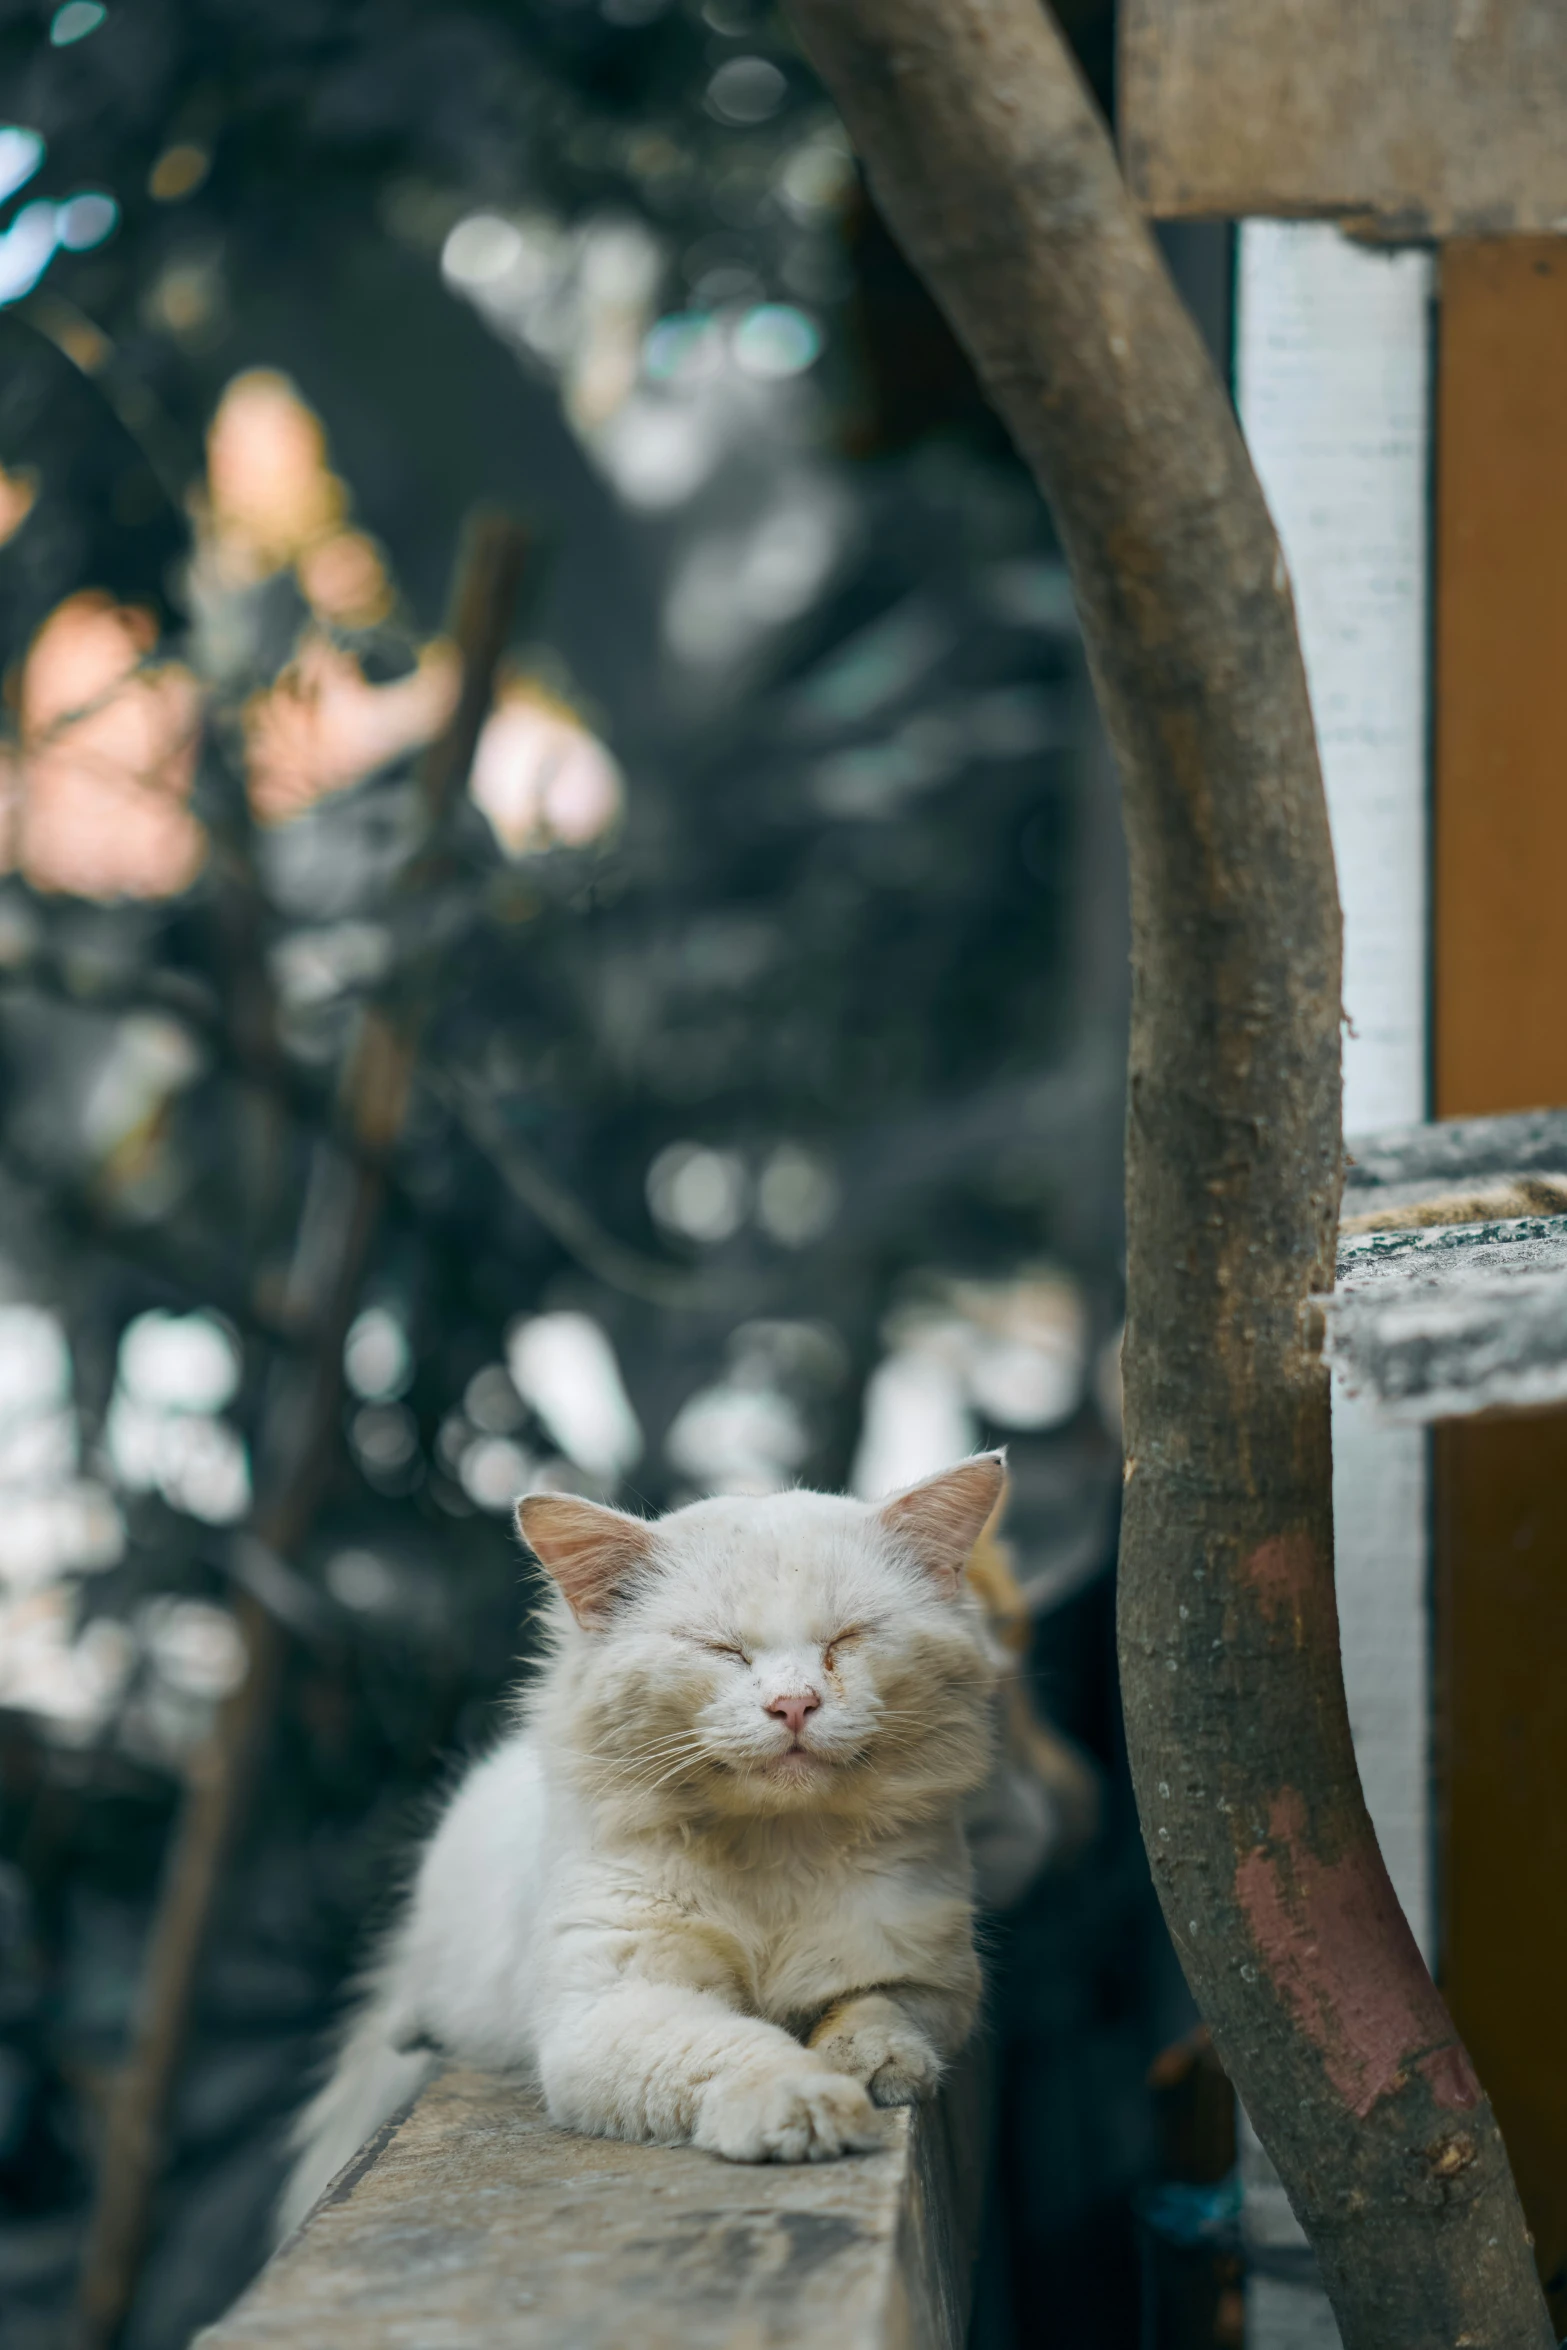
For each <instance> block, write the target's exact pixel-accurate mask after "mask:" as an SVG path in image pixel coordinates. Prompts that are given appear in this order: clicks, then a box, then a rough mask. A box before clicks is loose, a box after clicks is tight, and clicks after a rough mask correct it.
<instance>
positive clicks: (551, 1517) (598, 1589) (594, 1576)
mask: <svg viewBox="0 0 1567 2350" xmlns="http://www.w3.org/2000/svg"><path fill="white" fill-rule="evenodd" d="M517 1530H518V1532H519V1533H520V1534H521V1536H522V1539H523V1541H524V1542H525V1543H526V1544H527V1545H528V1548H529V1549H530V1550H531V1551H532V1553H533V1555H534V1557H535V1558H536V1559H537V1560H538V1562H539V1564H540V1566H541V1567H542V1568H543V1569H544V1571H545V1573H546V1574H547V1575H549V1576H550V1577H552V1578H553V1580H554V1581H555V1582H556V1583H558V1584H559V1586H560V1589H561V1592H562V1594H563V1595H564V1597H565V1600H566V1604H567V1606H568V1607H569V1608H570V1609H571V1612H572V1614H573V1615H574V1616H575V1617H576V1619H577V1621H578V1623H579V1624H582V1625H585V1626H586V1628H587V1629H588V1630H589V1631H593V1630H596V1629H597V1628H598V1627H599V1626H600V1625H602V1624H603V1623H605V1622H606V1620H607V1619H608V1616H609V1613H610V1610H611V1608H612V1607H613V1605H614V1600H615V1594H616V1592H617V1591H618V1590H619V1589H620V1587H621V1585H622V1584H623V1583H624V1582H625V1581H626V1579H627V1577H628V1576H630V1575H633V1574H635V1572H636V1570H637V1569H638V1567H643V1566H646V1564H647V1562H648V1559H649V1557H650V1556H651V1554H652V1540H653V1529H652V1527H651V1526H650V1525H649V1524H648V1522H647V1520H646V1519H645V1518H631V1517H627V1515H626V1513H625V1512H624V1510H607V1509H604V1508H602V1507H601V1506H600V1504H599V1503H598V1502H596V1501H582V1500H580V1499H579V1497H578V1496H577V1495H576V1494H574V1493H530V1494H528V1495H526V1496H525V1498H524V1499H523V1500H521V1501H519V1502H518V1504H517Z"/></svg>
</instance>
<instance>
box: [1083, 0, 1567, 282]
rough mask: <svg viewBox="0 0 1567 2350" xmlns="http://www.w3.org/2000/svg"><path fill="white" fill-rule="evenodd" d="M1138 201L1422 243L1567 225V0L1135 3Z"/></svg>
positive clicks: (1128, 34) (1129, 47)
mask: <svg viewBox="0 0 1567 2350" xmlns="http://www.w3.org/2000/svg"><path fill="white" fill-rule="evenodd" d="M1119 104H1120V122H1121V143H1122V152H1123V156H1124V160H1125V164H1126V172H1127V177H1128V179H1129V181H1130V183H1131V187H1132V191H1133V193H1134V195H1136V196H1137V197H1138V199H1139V201H1140V202H1141V203H1142V204H1143V206H1144V207H1145V209H1147V210H1148V211H1150V212H1152V213H1154V214H1156V215H1158V216H1160V217H1162V218H1171V219H1173V218H1181V217H1186V218H1190V217H1193V216H1201V215H1204V214H1209V215H1221V216H1222V215H1234V216H1245V215H1247V214H1252V215H1274V216H1280V215H1283V216H1290V215H1293V216H1298V217H1312V216H1322V215H1327V216H1331V217H1334V218H1337V219H1341V220H1350V221H1354V222H1356V224H1357V225H1359V226H1361V227H1363V228H1365V229H1366V230H1367V231H1369V232H1370V233H1372V234H1375V235H1381V236H1386V237H1389V238H1393V239H1395V240H1397V239H1403V240H1407V239H1409V238H1413V237H1432V236H1452V235H1455V234H1463V235H1484V236H1496V235H1501V234H1504V233H1507V232H1509V231H1514V230H1526V229H1541V230H1544V229H1552V228H1555V227H1557V226H1558V225H1559V223H1560V222H1561V220H1562V218H1563V217H1564V216H1567V141H1564V140H1563V138H1562V135H1561V124H1562V118H1563V113H1564V111H1567V10H1564V9H1563V7H1562V5H1561V0H1270V5H1269V6H1268V7H1266V8H1258V6H1257V5H1256V0H1124V5H1123V8H1122V13H1121V62H1120V74H1119Z"/></svg>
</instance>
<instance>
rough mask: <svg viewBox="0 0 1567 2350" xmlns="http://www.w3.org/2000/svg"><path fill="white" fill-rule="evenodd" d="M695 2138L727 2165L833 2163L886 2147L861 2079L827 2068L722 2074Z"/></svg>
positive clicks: (705, 2096)
mask: <svg viewBox="0 0 1567 2350" xmlns="http://www.w3.org/2000/svg"><path fill="white" fill-rule="evenodd" d="M691 2135H692V2143H693V2144H694V2145H697V2146H701V2147H704V2148H705V2149H706V2150H707V2152H708V2153H709V2154H721V2155H723V2157H724V2158H725V2160H726V2161H728V2162H832V2161H834V2160H835V2159H836V2157H837V2156H838V2155H840V2154H865V2153H869V2152H870V2150H871V2149H872V2148H873V2147H876V2146H879V2145H880V2144H881V2143H882V2136H881V2132H880V2130H879V2129H878V2127H877V2124H876V2114H875V2109H874V2108H873V2106H872V2104H871V2101H870V2099H869V2098H868V2097H867V2096H866V2094H865V2091H864V2090H863V2089H862V2088H861V2086H860V2084H859V2082H858V2081H854V2080H850V2079H848V2078H847V2077H846V2076H845V2074H844V2073H842V2072H841V2071H838V2070H831V2071H829V2070H828V2068H827V2067H826V2066H825V2065H822V2066H820V2067H818V2066H815V2065H813V2066H811V2067H810V2068H809V2069H808V2070H807V2069H804V2068H796V2067H790V2068H789V2069H788V2070H784V2069H782V2068H780V2070H778V2071H777V2072H774V2073H762V2072H757V2071H754V2070H750V2069H747V2070H745V2071H737V2072H733V2073H718V2074H716V2075H715V2076H714V2078H713V2079H712V2080H711V2081H709V2082H708V2084H707V2086H706V2088H705V2089H704V2090H703V2092H702V2100H701V2104H700V2106H699V2107H698V2110H697V2119H696V2128H695V2129H694V2130H693V2132H692V2134H691Z"/></svg>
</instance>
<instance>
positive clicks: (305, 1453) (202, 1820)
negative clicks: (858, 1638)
mask: <svg viewBox="0 0 1567 2350" xmlns="http://www.w3.org/2000/svg"><path fill="white" fill-rule="evenodd" d="M526 547H527V540H526V536H525V534H524V533H523V532H522V531H521V530H520V529H519V527H518V526H517V525H516V524H514V523H511V522H508V521H506V520H505V519H504V518H502V517H498V516H489V517H486V518H484V520H483V522H482V523H481V524H480V525H479V526H478V527H477V528H476V529H475V530H474V531H473V532H472V533H471V534H470V536H469V539H468V542H467V546H466V549H465V553H464V557H463V562H462V567H461V571H460V575H459V592H458V598H457V629H456V634H457V639H458V649H459V652H460V654H461V656H462V660H463V691H462V695H461V697H460V700H459V705H458V710H457V713H456V716H455V717H454V719H453V721H452V723H451V726H450V728H449V729H448V732H447V736H446V738H445V739H444V740H443V742H442V744H441V745H439V746H437V748H436V749H435V750H434V751H433V752H432V754H431V755H430V758H429V760H428V761H427V766H426V778H427V780H426V789H427V792H428V794H429V798H430V803H431V814H432V820H433V821H434V822H436V823H439V822H440V820H441V819H442V817H443V816H444V814H445V811H446V808H447V807H448V806H449V804H450V801H451V799H452V798H453V797H454V795H455V794H456V792H458V791H460V790H461V788H462V786H463V783H464V782H465V781H466V778H467V771H468V762H470V761H471V759H472V756H473V749H474V745H475V743H476V741H477V739H478V731H479V728H480V726H481V725H482V724H483V719H484V713H485V711H486V709H487V708H488V706H489V702H490V698H491V695H492V693H493V690H494V677H495V668H496V663H497V662H498V660H499V657H500V653H501V650H502V648H503V646H504V644H505V641H506V637H507V633H508V630H509V627H510V622H511V613H512V608H513V605H514V603H515V599H516V594H517V589H518V585H519V583H520V580H521V577H522V571H523V564H524V560H525V554H526ZM419 1010H420V1007H419V1004H418V1002H417V1000H415V1001H414V1002H412V1003H410V1004H409V1005H408V1006H407V1008H406V1011H405V1013H404V1015H403V1017H402V1018H401V1019H400V1020H394V1019H393V1018H392V1017H390V1016H389V1015H388V1014H387V1013H385V1012H383V1011H380V1010H376V1009H371V1010H367V1012H366V1014H365V1016H364V1020H363V1022H362V1025H361V1029H360V1036H359V1041H358V1044H357V1047H356V1049H355V1051H354V1053H353V1055H352V1058H351V1062H350V1066H349V1069H348V1072H347V1075H346V1078H345V1085H344V1096H345V1100H344V1108H345V1117H346V1123H347V1125H348V1127H349V1129H350V1131H351V1133H352V1135H353V1138H354V1141H355V1144H356V1146H357V1150H358V1153H359V1154H360V1155H359V1156H357V1157H356V1158H354V1159H348V1158H345V1156H344V1155H343V1154H342V1153H341V1152H339V1151H338V1150H337V1149H336V1148H335V1146H334V1145H333V1144H332V1142H331V1141H329V1140H323V1141H322V1142H320V1143H319V1144H318V1145H317V1158H316V1168H315V1179H314V1180H313V1181H312V1183H311V1185H310V1187H309V1192H308V1195H307V1200H306V1206H305V1210H304V1213H303V1215H302V1216H301V1220H300V1226H299V1230H298V1234H297V1236H296V1242H295V1249H294V1261H293V1267H292V1274H291V1280H290V1291H291V1293H292V1294H297V1296H298V1297H299V1298H300V1299H301V1300H304V1301H307V1302H308V1303H310V1304H311V1305H312V1306H313V1308H314V1311H313V1314H312V1316H311V1320H312V1329H311V1338H310V1343H309V1345H308V1347H307V1349H306V1350H305V1353H304V1355H303V1358H302V1359H296V1360H294V1361H293V1362H289V1361H286V1360H280V1361H278V1362H277V1363H275V1364H274V1366H273V1373H272V1379H271V1382H270V1385H269V1390H268V1394H267V1398H266V1404H265V1408H264V1412H263V1426H262V1444H261V1454H262V1458H261V1461H260V1463H259V1466H258V1486H259V1489H260V1491H261V1494H262V1499H261V1501H260V1504H259V1506H258V1508H257V1510H256V1513H255V1516H254V1518H253V1520H252V1523H251V1526H250V1528H249V1532H250V1534H251V1535H252V1537H253V1538H254V1541H255V1542H256V1544H258V1545H259V1546H260V1552H261V1553H265V1554H268V1555H271V1556H274V1557H275V1558H277V1559H278V1560H282V1561H287V1560H288V1559H289V1558H290V1557H291V1556H292V1555H293V1554H294V1553H295V1552H296V1551H297V1549H298V1546H299V1544H300V1542H301V1541H302V1540H303V1538H304V1536H305V1535H306V1533H307V1532H308V1531H309V1528H310V1525H311V1522H312V1520H313V1519H314V1516H315V1513H316V1509H317V1507H318V1504H319V1502H320V1498H321V1494H322V1490H323V1488H324V1486H325V1484H326V1481H327V1478H328V1476H329V1474H330V1471H331V1466H332V1462H333V1459H334V1457H335V1453H336V1447H337V1443H338V1422H339V1416H340V1415H339V1409H338V1406H339V1399H340V1394H341V1383H342V1356H343V1340H344V1337H345V1335H346V1332H347V1329H348V1325H349V1323H350V1321H351V1320H352V1318H353V1314H354V1311H355V1309H356V1307H357V1304H358V1299H359V1292H360V1282H361V1279H362V1275H363V1269H364V1265H365V1261H366V1257H367V1255H368V1252H369V1248H370V1243H371V1240H372V1237H373V1234H374V1231H375V1227H376V1223H377V1219H378V1216H379V1212H380V1206H381V1190H382V1178H381V1173H380V1162H381V1161H382V1160H383V1159H384V1157H385V1154H386V1153H387V1151H388V1150H389V1149H390V1148H391V1145H392V1144H393V1142H394V1141H395V1139H396V1137H397V1134H398V1132H399V1130H400V1128H401V1125H402V1121H403V1116H404V1113H405V1110H406V1107H407V1102H408V1091H409V1079H410V1074H411V1069H412V1060H413V1051H414V1038H415V1035H416V1033H417V1027H418V1020H419ZM235 1612H236V1616H237V1618H238V1621H239V1623H240V1627H241V1630H242V1633H243V1636H244V1639H245V1643H246V1647H247V1651H248V1658H249V1669H248V1671H247V1673H246V1676H245V1679H244V1681H243V1682H242V1683H241V1684H240V1686H239V1688H238V1689H237V1690H236V1691H235V1693H234V1695H233V1696H232V1697H231V1698H230V1699H229V1700H228V1701H227V1702H226V1704H225V1705H224V1706H223V1708H222V1709H221V1710H220V1712H219V1715H218V1718H217V1721H216V1723H215V1725H214V1727H213V1731H212V1734H211V1736H210V1737H209V1738H208V1739H207V1740H206V1741H205V1742H204V1744H203V1745H202V1746H201V1748H200V1749H199V1750H198V1752H197V1754H196V1755H195V1757H194V1758H193V1761H192V1764H191V1767H190V1773H189V1779H188V1782H187V1788H186V1794H185V1800H184V1804H183V1806H182V1809H181V1814H180V1819H179V1823H178V1826H177V1828H176V1831H175V1836H174V1841H173V1846H172V1849H171V1851H170V1854H169V1857H168V1861H167V1864H166V1867H165V1874H164V1881H163V1887H162V1890H161V1892H160V1895H159V1900H158V1907H157V1911H156V1914H155V1916H154V1919H153V1924H152V1930H151V1934H150V1936H149V1939H148V1947H147V1952H146V1957H145V1960H144V1963H143V1974H142V1984H141V1996H140V2000H139V2003H138V2014H137V2021H136V2028H135V2035H134V2040H133V2044H132V2048H131V2052H130V2055H129V2057H128V2059H127V2061H126V2064H125V2066H124V2068H123V2071H122V2073H121V2075H120V2077H119V2080H118V2081H117V2083H116V2085H115V2089H114V2092H113V2095H112V2097H111V2100H110V2107H109V2117H108V2126H107V2130H106V2134H105V2141H104V2147H103V2154H102V2159H101V2162H100V2165H99V2174H98V2183H97V2195H96V2199H95V2202H94V2207H93V2214H92V2221H91V2225H90V2229H89V2234H88V2242H87V2250H86V2255H85V2261H84V2267H83V2273H82V2280H81V2287H80V2292H79V2296H78V2302H77V2318H76V2329H75V2344H76V2350H111V2346H112V2344H113V2343H114V2341H115V2340H116V2338H117V2337H118V2335H119V2333H120V2330H121V2327H122V2326H123V2323H124V2320H125V2318H126V2315H127V2313H128V2312H129V2310H130V2307H131V2303H132V2300H133V2298H134V2295H135V2290H136V2283H137V2279H138V2277H139V2275H140V2273H141V2266H142V2260H143V2256H144V2250H145V2244H146V2235H147V2224H148V2217H149V2213H150V2209H151V2203H152V2196H153V2192H154V2189H155V2187H156V2185H157V2182H158V2178H159V2175H160V2173H161V2169H162V2164H163V2156H164V2131H165V2125H166V2117H167V2113H168V2106H169V2099H170V2096H171V2094H172V2091H173V2087H174V2083H175V2080H176V2078H177V2075H178V2071H179V2066H180V2061H181V2058H182V2055H183V2052H184V2046H185V2040H186V2035H187V2032H188V2029H189V2021H190V2010H191V2000H192V1995H193V1992H194V1988H195V1982H196V1975H197V1969H198V1966H199V1964H200V1960H201V1954H202V1951H203V1949H204V1947H205V1944H206V1940H207V1935H208V1931H209V1927H210V1923H211V1918H212V1913H213V1908H214V1904H215V1901H216V1898H217V1894H218V1890H219V1887H220V1884H221V1882H222V1876H223V1871H224V1867H225V1863H226V1860H227V1856H228V1854H229V1852H230V1850H231V1848H232V1845H233V1840H234V1836H235V1834H236V1831H237V1829H238V1826H239V1823H240V1821H241V1819H242V1818H243V1815H244V1812H245V1809H246V1806H247V1802H248V1798H249V1793H250V1788H251V1785H252V1782H253V1778H254V1773H255V1770H256V1767H257V1764H258V1761H259V1757H260V1755H261V1753H262V1752H263V1750H264V1748H265V1744H266V1740H267V1736H268V1734H269V1732H270V1729H271V1726H272V1720H273V1715H274V1712H275V1702H276V1694H277V1688H278V1683H279V1679H280V1675H281V1668H282V1661H283V1655H284V1648H285V1634H284V1631H283V1629H282V1627H281V1626H280V1624H279V1623H278V1621H277V1619H276V1617H275V1616H274V1615H273V1614H272V1613H271V1612H270V1611H269V1608H268V1606H267V1605H266V1604H265V1603H264V1601H263V1600H262V1599H261V1598H259V1597H257V1596H256V1594H255V1593H254V1592H252V1591H245V1592H244V1593H243V1594H242V1596H241V1597H240V1599H239V1601H238V1602H237V1605H236V1611H235Z"/></svg>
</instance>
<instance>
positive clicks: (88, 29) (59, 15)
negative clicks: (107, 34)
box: [49, 0, 109, 49]
mask: <svg viewBox="0 0 1567 2350" xmlns="http://www.w3.org/2000/svg"><path fill="white" fill-rule="evenodd" d="M108 13H109V11H108V10H107V8H105V7H104V6H103V5H102V0H65V6H64V7H63V8H57V9H56V10H55V12H54V15H53V17H52V18H51V19H50V22H49V38H50V40H51V41H52V42H53V44H54V46H55V47H56V48H57V49H69V48H70V46H71V44H72V42H73V41H85V40H86V38H87V36H88V34H89V33H95V32H96V31H97V30H98V27H99V26H100V25H101V24H102V23H103V21H104V18H105V17H106V16H107V15H108Z"/></svg>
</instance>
